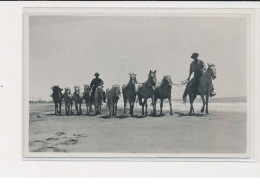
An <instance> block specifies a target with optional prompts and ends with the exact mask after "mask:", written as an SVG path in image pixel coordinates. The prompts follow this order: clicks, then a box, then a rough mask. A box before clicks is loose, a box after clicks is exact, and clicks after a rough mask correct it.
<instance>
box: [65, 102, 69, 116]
mask: <svg viewBox="0 0 260 184" xmlns="http://www.w3.org/2000/svg"><path fill="white" fill-rule="evenodd" d="M65 111H66V115H68V104H67V103H65Z"/></svg>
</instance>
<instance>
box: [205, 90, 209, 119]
mask: <svg viewBox="0 0 260 184" xmlns="http://www.w3.org/2000/svg"><path fill="white" fill-rule="evenodd" d="M208 106H209V94H207V95H206V114H209V109H208Z"/></svg>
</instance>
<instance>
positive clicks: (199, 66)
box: [190, 60, 205, 78]
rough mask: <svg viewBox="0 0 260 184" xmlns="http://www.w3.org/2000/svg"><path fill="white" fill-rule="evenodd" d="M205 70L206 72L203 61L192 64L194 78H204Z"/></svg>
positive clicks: (191, 70)
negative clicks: (203, 72)
mask: <svg viewBox="0 0 260 184" xmlns="http://www.w3.org/2000/svg"><path fill="white" fill-rule="evenodd" d="M203 70H205V64H204V62H203V61H202V60H197V61H193V62H192V63H191V64H190V75H191V74H192V73H193V72H194V78H199V77H200V76H202V71H203Z"/></svg>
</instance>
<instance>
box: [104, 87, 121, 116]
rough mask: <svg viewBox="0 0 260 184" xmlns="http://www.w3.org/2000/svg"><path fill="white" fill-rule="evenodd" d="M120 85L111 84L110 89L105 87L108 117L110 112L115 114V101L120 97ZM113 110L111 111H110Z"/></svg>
mask: <svg viewBox="0 0 260 184" xmlns="http://www.w3.org/2000/svg"><path fill="white" fill-rule="evenodd" d="M120 94H121V92H120V85H113V86H112V88H111V89H107V91H106V96H107V106H108V109H109V117H111V114H112V115H113V116H115V115H116V114H117V102H118V100H119V98H120ZM111 111H113V113H111Z"/></svg>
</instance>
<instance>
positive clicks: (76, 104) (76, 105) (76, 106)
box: [75, 102, 79, 115]
mask: <svg viewBox="0 0 260 184" xmlns="http://www.w3.org/2000/svg"><path fill="white" fill-rule="evenodd" d="M75 108H76V111H77V115H79V110H78V103H76V102H75Z"/></svg>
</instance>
